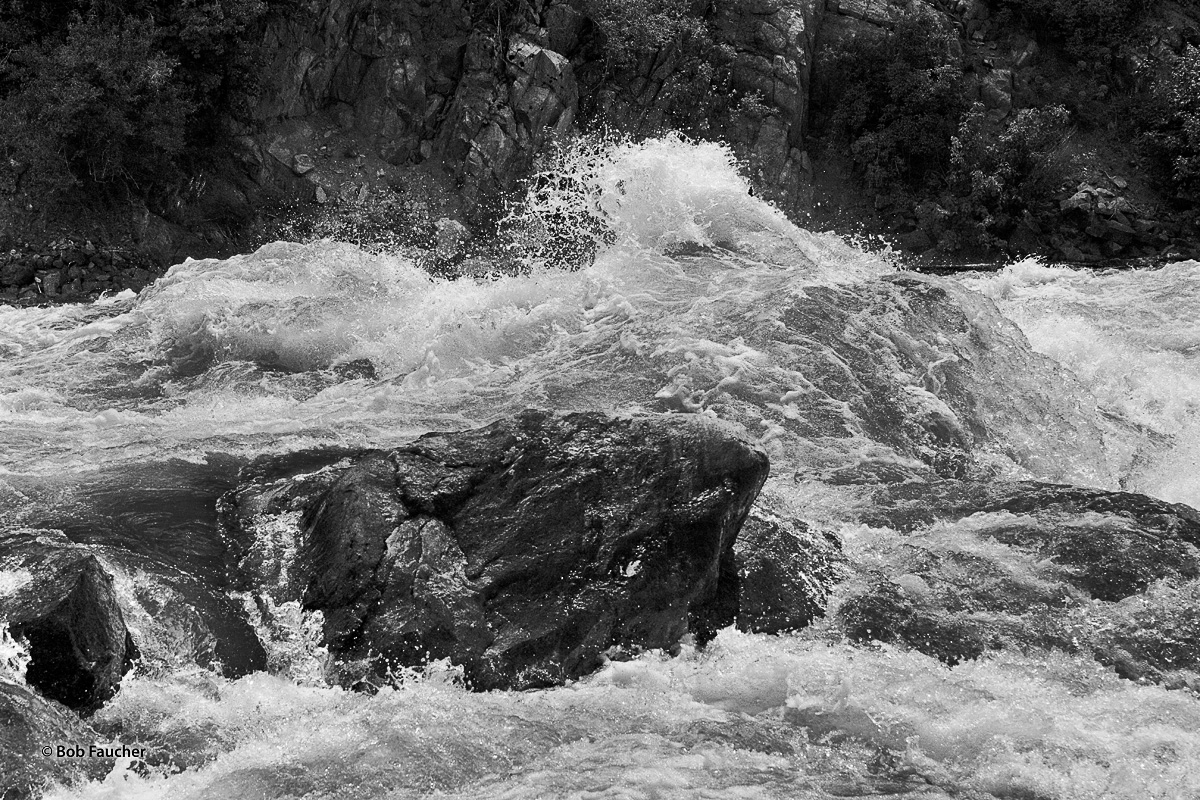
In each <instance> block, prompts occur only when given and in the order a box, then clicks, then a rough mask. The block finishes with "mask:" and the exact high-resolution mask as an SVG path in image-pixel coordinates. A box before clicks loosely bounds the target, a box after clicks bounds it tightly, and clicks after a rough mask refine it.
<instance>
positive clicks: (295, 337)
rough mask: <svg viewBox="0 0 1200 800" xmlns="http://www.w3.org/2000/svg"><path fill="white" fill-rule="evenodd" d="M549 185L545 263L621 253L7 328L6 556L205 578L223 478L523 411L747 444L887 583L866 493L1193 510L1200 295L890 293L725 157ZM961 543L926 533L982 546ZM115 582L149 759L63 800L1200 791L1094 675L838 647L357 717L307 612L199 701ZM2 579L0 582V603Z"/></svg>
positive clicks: (741, 648)
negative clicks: (38, 549) (988, 482)
mask: <svg viewBox="0 0 1200 800" xmlns="http://www.w3.org/2000/svg"><path fill="white" fill-rule="evenodd" d="M559 169H560V174H564V175H569V176H571V178H572V180H570V181H562V182H559V183H558V184H552V185H557V186H558V187H559V188H558V189H557V190H556V191H543V192H542V193H541V194H540V195H539V196H538V197H537V198H535V201H534V202H532V203H531V204H530V207H529V208H528V209H527V211H526V213H525V216H524V217H523V218H522V219H520V220H518V222H519V223H520V224H523V225H525V226H526V228H527V230H528V231H530V234H529V235H530V236H531V237H534V238H536V236H537V235H538V233H539V232H542V233H544V232H545V231H546V230H547V228H553V226H554V225H556V224H559V225H561V220H562V219H564V218H565V219H567V220H568V221H570V220H576V219H581V218H582V217H579V216H572V215H579V214H584V213H587V212H586V210H587V209H592V212H591V213H593V214H594V216H595V217H598V218H599V219H601V220H602V221H603V222H604V224H605V226H606V227H607V230H608V235H606V236H605V237H603V241H602V246H601V248H600V250H599V252H598V254H597V257H596V259H595V261H594V263H592V264H591V265H589V266H586V267H583V268H579V269H566V268H563V267H562V266H561V265H559V264H556V263H555V261H554V258H553V255H551V256H550V257H548V258H546V259H544V262H545V263H540V262H539V263H533V264H532V265H531V268H530V270H529V272H528V273H527V274H524V275H518V276H493V277H489V278H480V279H476V280H471V279H463V280H457V281H447V280H441V279H435V278H431V277H430V276H429V275H428V274H426V273H425V272H423V271H421V270H420V269H418V268H417V267H416V266H415V265H414V264H412V263H410V262H409V261H406V260H405V259H402V258H399V257H395V256H387V255H372V254H369V253H366V252H363V251H360V250H358V249H356V248H354V247H352V246H349V245H345V244H335V243H330V242H318V243H315V244H308V245H300V244H289V243H277V244H273V245H269V246H267V247H264V248H263V249H261V250H259V251H258V252H256V253H254V254H250V255H245V256H238V257H234V258H230V259H227V260H224V261H215V260H206V261H188V262H186V263H184V264H181V265H178V266H176V267H174V268H173V269H172V270H171V271H170V272H169V273H168V274H167V275H166V276H165V277H164V278H162V279H161V280H159V281H158V282H157V283H156V284H155V285H153V286H152V287H150V288H148V289H147V290H146V291H144V292H143V293H142V294H141V295H139V296H136V297H135V296H133V295H132V294H129V293H125V294H122V295H118V296H116V297H110V298H106V299H104V300H101V301H99V302H97V303H94V304H92V305H90V306H63V307H57V308H48V309H12V308H7V309H0V453H3V454H4V457H3V459H2V460H0V523H7V524H23V525H29V524H36V525H42V526H48V527H56V528H60V529H63V530H65V531H66V532H67V533H68V535H70V536H72V538H74V539H76V540H77V541H84V542H88V543H89V544H92V545H94V546H96V547H97V549H98V552H100V553H101V554H102V555H104V554H111V553H115V552H117V550H118V549H123V550H134V551H136V552H137V553H139V554H140V556H141V557H144V558H147V559H151V560H153V561H155V562H157V563H163V564H169V565H171V566H173V567H174V568H176V569H179V570H183V571H185V572H187V573H189V574H191V575H194V576H196V577H197V578H199V579H206V578H208V579H211V578H214V576H217V575H218V574H219V572H220V553H219V540H218V538H217V537H216V535H215V533H214V530H213V526H214V517H213V514H212V503H213V502H214V500H215V498H216V497H217V496H218V495H219V494H220V493H221V492H223V491H225V490H226V489H228V488H229V487H230V486H231V485H232V481H233V480H234V478H235V474H236V470H237V467H238V465H239V464H240V463H243V462H244V460H245V459H247V458H249V457H252V456H255V455H258V454H262V453H282V452H287V451H291V450H295V449H298V448H302V447H309V446H313V445H346V446H387V445H392V444H396V443H399V442H402V441H405V440H407V439H409V438H411V437H413V436H415V435H418V434H420V433H423V432H426V431H429V430H435V429H442V430H446V429H462V428H467V427H473V426H475V425H479V424H483V423H486V422H488V421H491V420H493V419H495V418H497V417H498V416H500V415H503V414H506V413H510V412H512V411H515V410H517V409H520V408H524V407H528V406H539V407H546V408H555V409H572V410H579V409H603V410H608V411H630V410H648V411H674V412H678V413H701V414H712V415H716V416H719V417H721V418H724V419H728V420H731V421H734V422H737V423H739V424H741V425H742V426H744V428H745V429H746V430H747V431H749V432H750V433H751V434H752V435H753V436H754V437H755V438H756V439H758V441H759V442H760V444H761V445H762V446H763V447H764V449H766V450H767V451H768V453H769V455H770V456H771V462H772V477H771V478H770V479H769V481H768V484H767V486H766V488H765V489H764V492H763V496H762V498H761V499H760V504H762V505H763V506H764V507H768V508H771V509H773V510H775V511H777V512H780V513H786V514H790V515H792V516H795V517H799V518H802V519H805V520H807V521H809V522H811V523H815V524H819V525H822V526H825V527H826V528H828V529H830V530H833V531H835V532H838V533H840V535H841V536H842V538H843V539H844V540H845V542H846V550H847V554H848V556H849V558H850V563H851V566H852V567H854V566H855V565H858V566H863V565H867V564H871V565H873V566H876V567H877V566H878V565H879V564H880V563H884V562H886V561H887V560H888V558H890V557H891V556H890V555H889V554H892V553H895V552H897V551H898V550H899V549H900V548H899V547H898V546H897V545H896V535H895V533H894V532H892V531H888V530H886V529H871V528H868V527H866V526H863V525H861V524H859V522H858V517H859V514H860V512H861V511H862V509H863V508H864V504H869V502H870V492H869V491H868V490H867V488H864V487H869V486H870V485H871V484H872V481H875V482H878V480H880V479H881V478H880V477H879V476H881V475H887V474H902V475H905V476H908V477H910V478H911V479H922V478H923V477H931V476H934V475H943V476H947V475H949V476H958V477H962V476H967V477H973V478H985V479H986V478H989V477H997V478H1038V479H1043V480H1050V481H1058V482H1070V483H1077V484H1082V485H1090V486H1097V487H1102V488H1110V489H1116V488H1126V489H1129V490H1133V491H1140V492H1144V493H1146V494H1150V495H1153V496H1157V497H1160V498H1163V499H1167V500H1170V501H1174V502H1184V503H1189V504H1191V505H1194V506H1200V470H1197V469H1196V460H1197V458H1198V457H1200V416H1198V415H1197V404H1198V403H1200V399H1197V398H1200V393H1198V392H1197V389H1198V388H1200V329H1198V328H1196V327H1195V325H1194V320H1195V319H1197V318H1198V317H1200V291H1198V290H1200V264H1197V263H1195V262H1185V263H1179V264H1173V265H1170V266H1168V267H1165V268H1163V269H1160V270H1156V271H1147V270H1139V271H1131V272H1122V273H1111V274H1104V273H1095V272H1084V271H1073V270H1069V269H1065V268H1058V267H1051V266H1044V265H1041V264H1037V263H1034V262H1023V263H1020V264H1015V265H1012V266H1009V267H1007V268H1005V269H1004V270H1002V271H1000V272H998V273H988V274H973V275H966V276H962V277H960V278H958V279H951V278H934V277H925V276H915V275H911V274H899V275H898V274H897V272H896V268H895V266H894V265H893V264H892V263H890V262H889V261H888V259H887V258H885V257H881V256H876V255H870V254H867V253H864V252H862V251H860V250H858V249H856V248H854V247H853V246H851V245H849V244H847V243H845V242H843V241H842V240H840V239H838V238H837V237H835V236H832V235H828V234H816V233H811V232H807V231H803V230H800V229H797V228H795V227H794V226H792V225H791V224H790V223H788V222H787V221H786V220H785V219H784V218H783V217H782V216H781V215H780V214H779V213H777V212H776V211H775V210H773V209H772V208H770V207H769V206H767V205H765V204H763V203H762V202H760V201H758V200H757V199H755V198H754V197H752V196H750V195H749V194H748V191H747V186H746V184H745V183H744V181H743V180H742V179H741V178H740V177H739V175H738V173H737V171H736V169H735V168H734V167H733V166H732V165H731V163H730V160H729V157H728V154H727V153H726V151H725V150H723V149H722V148H721V147H719V146H716V145H695V144H690V143H686V142H683V141H680V140H676V139H664V140H659V141H654V142H649V143H646V144H645V145H642V146H636V147H635V146H624V147H614V148H610V149H608V150H601V151H593V152H590V153H587V154H583V155H578V156H577V157H575V158H574V160H572V159H571V158H567V159H566V160H565V161H564V163H563V164H562V165H561V166H560V168H559ZM581 209H583V210H582V211H581ZM582 229H583V230H587V229H588V228H587V226H583V228H582ZM538 252H542V253H546V252H549V253H551V254H552V253H553V249H552V248H549V249H547V248H542V249H541V250H539V251H538ZM972 524H978V523H972V522H971V521H964V522H963V523H961V524H960V525H959V526H958V527H956V526H954V525H951V526H949V527H948V528H945V529H939V531H938V532H937V535H938V536H941V537H942V538H943V539H945V540H946V541H949V542H954V541H961V542H969V541H974V540H972V539H971V534H970V526H971V525H972ZM964 546H965V545H964ZM972 546H978V547H982V546H981V545H977V544H976V545H972ZM1010 555H1011V554H1010ZM1006 557H1008V556H1006ZM112 564H113V569H114V570H116V571H117V572H118V573H119V581H118V582H119V584H120V586H121V588H122V592H123V593H124V595H125V601H126V604H127V610H126V616H127V619H128V620H129V622H130V626H131V628H133V629H134V633H135V635H136V636H137V637H138V638H139V640H140V641H141V642H143V643H144V646H143V648H142V649H143V652H144V654H145V658H144V659H143V663H142V665H141V666H140V667H139V669H138V670H137V672H136V673H135V674H131V675H130V676H127V677H126V679H125V682H124V684H123V688H122V690H121V693H120V695H119V696H118V697H117V698H116V699H115V700H114V701H113V702H111V703H110V704H109V705H108V706H107V707H106V708H104V709H103V710H102V711H101V712H100V713H99V714H98V715H97V718H96V724H97V725H98V727H99V728H100V729H102V730H104V731H106V732H109V733H111V734H112V735H114V736H120V737H121V738H122V740H123V741H125V742H126V743H142V744H146V745H147V746H149V747H150V748H151V749H152V750H153V751H154V752H155V753H156V754H157V755H156V758H155V759H154V762H155V763H154V764H153V765H152V766H151V767H149V768H147V767H146V766H145V765H140V764H133V763H131V762H129V761H122V762H120V763H119V764H118V767H117V769H116V770H114V772H113V773H112V774H111V775H110V776H109V777H108V778H107V779H106V780H105V781H104V782H103V783H96V784H91V785H87V786H83V787H77V788H74V789H69V790H68V789H62V790H60V791H58V792H56V793H55V794H54V796H56V797H77V796H78V797H93V798H95V797H147V798H158V797H178V798H237V797H246V798H250V797H254V798H259V797H262V798H284V797H298V796H309V797H330V798H333V797H337V798H383V797H470V798H498V797H504V798H540V797H579V798H674V797H678V798H696V797H714V798H716V797H720V798H726V797H744V798H771V797H779V798H783V797H828V796H857V795H870V794H879V793H889V794H899V795H900V796H909V795H911V796H916V795H918V794H919V795H920V796H922V797H928V796H934V797H937V796H943V795H945V796H954V797H988V796H995V797H1011V798H1080V800H1083V799H1084V798H1087V800H1093V799H1095V798H1179V797H1185V796H1194V795H1195V793H1197V792H1200V734H1197V733H1196V731H1197V730H1200V701H1197V700H1196V699H1195V697H1194V696H1192V695H1191V694H1190V693H1189V692H1187V691H1168V690H1166V689H1163V688H1160V687H1156V686H1141V685H1138V684H1135V683H1132V682H1130V681H1126V680H1122V679H1120V678H1118V677H1117V676H1116V675H1115V674H1114V673H1112V672H1111V671H1110V670H1106V669H1104V668H1102V667H1100V666H1099V665H1097V664H1096V663H1094V662H1092V661H1091V660H1089V659H1087V658H1084V657H1083V656H1071V655H1065V654H1062V653H1040V652H1026V653H1017V652H1009V651H999V652H996V653H993V654H990V655H987V656H985V657H983V658H981V659H979V660H978V661H973V662H968V663H965V664H960V665H958V666H956V667H954V668H949V667H946V666H945V665H943V664H941V663H940V662H938V661H936V660H934V659H932V658H930V657H927V656H924V655H921V654H918V653H914V652H908V651H905V650H902V649H900V648H895V647H888V646H884V647H864V646H852V645H850V644H847V643H845V642H843V641H841V640H840V639H839V637H838V635H837V632H836V630H835V628H834V626H833V625H832V624H829V623H826V624H822V625H818V626H816V627H815V629H814V630H811V631H808V632H805V633H803V634H798V635H795V636H781V637H766V636H755V635H749V634H742V633H738V632H736V631H733V630H727V631H724V632H722V633H721V634H720V635H719V636H718V638H717V640H716V641H715V642H714V643H713V644H712V645H710V646H709V648H707V650H705V651H704V652H690V651H686V650H685V652H684V653H683V655H681V656H679V657H677V658H674V659H670V658H666V657H665V656H662V655H660V654H653V653H652V654H647V655H646V656H644V657H643V658H642V659H641V660H636V661H633V662H627V663H622V664H613V665H610V666H609V667H608V668H606V669H605V670H604V671H602V672H601V673H599V674H597V675H595V676H593V677H591V678H588V679H585V680H583V681H580V682H579V683H577V684H575V685H572V686H568V687H565V688H562V689H556V690H548V691H539V692H531V693H488V694H471V693H469V692H466V691H465V690H463V689H462V688H461V687H460V686H459V685H458V683H457V682H456V680H455V672H454V669H453V667H452V666H451V665H434V666H432V667H430V668H429V669H427V670H425V671H424V672H422V673H421V674H415V673H414V674H413V675H410V676H408V677H407V679H405V680H402V681H399V682H398V683H397V685H396V686H394V687H389V688H385V689H384V690H383V691H381V692H380V693H379V694H377V695H374V696H368V695H361V694H354V693H348V692H345V691H342V690H341V689H335V688H329V687H326V686H323V685H321V684H320V682H319V681H318V680H316V679H315V678H314V677H313V676H315V675H317V674H318V673H319V665H318V662H319V660H320V658H321V657H322V653H321V652H319V651H317V650H315V649H314V648H313V647H312V645H311V644H310V639H311V637H310V634H311V632H312V630H313V623H312V620H309V619H306V618H305V617H304V615H303V614H301V613H300V612H299V611H298V610H297V609H280V610H279V611H280V613H279V614H277V615H276V618H275V624H274V626H273V628H272V629H271V630H269V631H268V630H265V629H264V630H262V631H260V633H261V634H262V635H263V636H264V637H266V638H267V639H268V650H269V651H270V660H271V664H272V670H273V672H272V674H267V673H255V674H252V675H248V676H245V677H242V678H239V679H236V680H229V679H225V678H221V677H219V676H218V675H216V674H214V673H212V672H209V671H207V670H204V669H202V668H199V667H195V666H188V665H187V664H186V663H185V662H186V659H181V658H180V657H179V656H178V653H179V652H181V651H186V652H198V651H199V650H200V649H203V648H202V646H201V644H202V643H200V644H198V643H196V642H194V641H191V640H189V639H188V635H187V633H186V632H181V631H179V630H172V629H170V626H169V625H164V624H163V623H162V622H161V620H157V619H156V615H155V614H154V613H153V611H152V610H151V609H149V608H147V607H146V598H147V597H148V596H152V595H153V592H150V594H149V595H148V594H147V592H146V582H147V581H151V579H150V578H149V577H147V576H146V575H145V574H143V573H142V572H140V571H136V570H131V569H130V568H129V567H128V566H127V564H126V563H125V562H121V561H120V559H116V558H113V559H112ZM1009 566H1010V567H1011V569H1013V570H1016V571H1018V572H1020V571H1022V570H1024V571H1026V572H1027V573H1028V574H1029V575H1030V576H1032V575H1034V573H1035V571H1036V569H1037V565H1036V564H1032V563H1024V562H1020V561H1019V559H1017V560H1013V561H1012V563H1011V564H1010V565H1009ZM20 579H21V576H19V575H12V574H8V573H2V572H0V591H5V590H6V589H5V587H6V586H7V585H9V584H14V585H15V582H17V581H19V580H20ZM1031 579H1032V578H1031ZM850 583H853V581H851V582H850ZM848 585H849V584H848ZM847 591H848V590H847ZM833 602H834V603H835V604H836V603H837V602H839V600H838V598H837V597H835V598H834V601H833ZM0 641H2V640H0ZM189 648H190V650H189ZM0 655H4V654H3V653H2V652H0ZM225 658H227V656H226V657H225ZM0 663H3V662H0Z"/></svg>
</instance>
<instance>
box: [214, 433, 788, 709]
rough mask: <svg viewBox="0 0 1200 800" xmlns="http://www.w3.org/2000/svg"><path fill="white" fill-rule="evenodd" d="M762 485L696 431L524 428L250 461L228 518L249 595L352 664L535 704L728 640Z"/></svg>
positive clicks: (743, 449) (225, 512)
mask: <svg viewBox="0 0 1200 800" xmlns="http://www.w3.org/2000/svg"><path fill="white" fill-rule="evenodd" d="M766 475H767V459H766V456H765V455H763V454H762V453H761V452H760V451H758V450H757V449H755V448H753V447H752V446H750V445H748V444H747V443H746V442H745V441H744V440H743V439H741V438H740V437H738V436H737V435H735V434H732V433H730V432H729V430H728V429H726V428H724V427H722V426H719V425H717V424H714V423H712V422H709V421H707V420H703V419H699V418H696V417H692V416H661V417H634V418H617V417H610V416H606V415H603V414H598V413H584V414H569V415H565V416H559V415H553V414H549V413H546V412H541V411H526V412H523V413H522V414H520V415H519V416H517V417H515V418H512V419H508V420H504V421H501V422H497V423H495V424H493V425H490V426H488V427H486V428H481V429H477V430H472V431H465V432H461V433H435V434H429V435H427V436H423V437H421V438H420V439H418V440H417V441H415V442H414V443H412V444H410V445H408V446H405V447H401V448H398V449H396V450H391V451H364V452H357V453H347V452H334V453H325V454H321V453H309V454H298V455H295V456H289V457H283V458H276V459H266V460H263V461H260V462H258V463H256V464H255V465H252V466H251V467H250V468H249V469H248V470H247V471H246V478H247V479H248V480H247V483H246V484H245V485H244V486H242V487H241V488H239V489H237V490H235V491H234V492H232V493H230V494H229V495H227V496H226V498H225V500H224V501H223V503H224V505H223V509H222V516H223V519H224V524H225V526H226V529H227V531H228V532H229V535H230V538H231V540H232V542H233V547H234V552H235V554H236V565H235V572H236V580H238V581H240V582H241V584H242V586H241V588H244V589H248V590H252V591H256V592H260V593H263V594H266V595H267V596H268V597H269V598H270V599H271V600H272V601H274V602H276V603H279V602H288V601H300V602H301V603H302V604H303V607H304V608H305V609H307V610H309V611H320V612H321V613H322V615H323V618H324V642H323V643H324V644H325V645H327V646H328V647H329V649H330V651H331V652H332V653H333V654H334V655H335V656H337V657H339V658H341V659H343V661H344V662H349V663H353V662H354V661H355V660H358V662H359V663H361V664H363V665H364V669H366V670H367V671H368V672H369V673H373V674H374V675H379V674H380V673H382V672H384V671H385V670H387V669H389V668H398V667H403V666H412V665H419V664H422V663H425V662H427V661H429V660H433V659H441V658H449V659H451V660H453V661H454V662H455V663H458V664H460V665H462V666H463V667H464V668H465V670H466V674H467V677H468V679H469V680H470V681H471V683H472V685H473V686H475V687H476V688H482V689H488V688H502V687H503V688H527V687H534V686H545V685H553V684H558V683H562V682H563V681H565V680H568V679H572V678H576V677H579V676H581V675H583V674H586V673H587V672H590V671H591V670H593V669H595V668H596V667H598V666H599V665H600V664H601V663H602V662H603V660H604V658H605V653H606V651H610V649H611V648H614V647H616V648H632V649H637V648H672V647H674V646H676V644H677V643H678V642H679V640H680V639H681V638H682V637H683V636H685V635H686V634H688V633H689V632H690V633H692V634H694V635H695V636H696V637H697V639H698V640H700V641H701V643H703V642H704V641H707V639H708V638H710V637H711V636H712V635H713V633H714V632H715V630H716V629H718V628H720V627H723V626H724V625H727V624H729V623H730V622H732V621H733V619H734V616H735V613H736V608H737V573H736V566H735V562H734V552H733V546H734V538H735V536H736V535H737V532H738V529H739V527H740V526H741V524H742V521H743V520H744V519H745V517H746V514H747V513H748V511H749V509H750V505H751V503H752V502H753V501H754V498H755V496H756V495H757V494H758V491H759V489H760V488H761V486H762V483H763V481H764V480H765V479H766ZM352 671H353V670H352V668H349V667H343V669H342V670H341V674H340V675H339V676H338V677H339V679H340V680H342V681H343V682H346V681H352V680H353V679H354V678H355V676H354V675H353V674H351V673H352ZM360 677H361V676H360Z"/></svg>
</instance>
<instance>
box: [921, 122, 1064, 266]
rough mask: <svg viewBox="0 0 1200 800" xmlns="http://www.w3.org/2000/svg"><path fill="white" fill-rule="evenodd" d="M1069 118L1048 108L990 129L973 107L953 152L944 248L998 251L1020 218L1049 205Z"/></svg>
mask: <svg viewBox="0 0 1200 800" xmlns="http://www.w3.org/2000/svg"><path fill="white" fill-rule="evenodd" d="M1069 116H1070V115H1069V114H1068V113H1067V110H1066V109H1065V108H1063V107H1062V106H1047V107H1045V108H1029V109H1023V110H1022V111H1020V112H1018V113H1017V115H1016V117H1015V118H1013V119H1012V120H1010V121H1008V122H1002V123H994V122H992V121H990V120H989V119H988V117H987V114H986V112H985V109H984V107H983V106H982V105H981V104H978V103H977V104H976V105H974V106H973V107H972V109H971V111H970V112H969V113H967V115H966V116H965V117H963V120H962V123H961V124H960V125H959V128H958V132H957V133H956V134H955V136H954V138H953V144H952V146H951V152H950V170H949V172H948V173H947V178H946V181H947V187H948V189H949V192H950V193H951V195H952V197H953V200H952V201H951V202H950V203H949V205H950V206H951V207H952V210H951V216H950V220H949V228H950V232H949V235H947V236H946V237H944V238H943V240H942V244H943V247H944V248H946V249H956V248H958V247H963V246H966V247H980V246H982V247H987V248H992V247H999V246H1000V245H1001V244H1002V241H1003V240H1004V239H1005V238H1006V237H1007V236H1008V235H1009V234H1010V233H1011V232H1012V230H1013V229H1014V228H1015V227H1016V225H1017V222H1018V221H1019V220H1020V219H1021V218H1022V216H1024V215H1025V214H1026V213H1034V214H1036V212H1037V211H1038V210H1039V206H1041V205H1043V204H1045V203H1047V202H1049V201H1050V200H1051V199H1052V197H1053V195H1054V194H1055V192H1057V191H1058V190H1059V189H1060V188H1061V184H1062V182H1063V180H1064V178H1065V176H1066V166H1067V165H1066V162H1065V160H1064V158H1063V157H1062V145H1063V143H1064V142H1065V141H1066V139H1067V137H1069V135H1070V130H1071V129H1070V125H1069Z"/></svg>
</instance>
